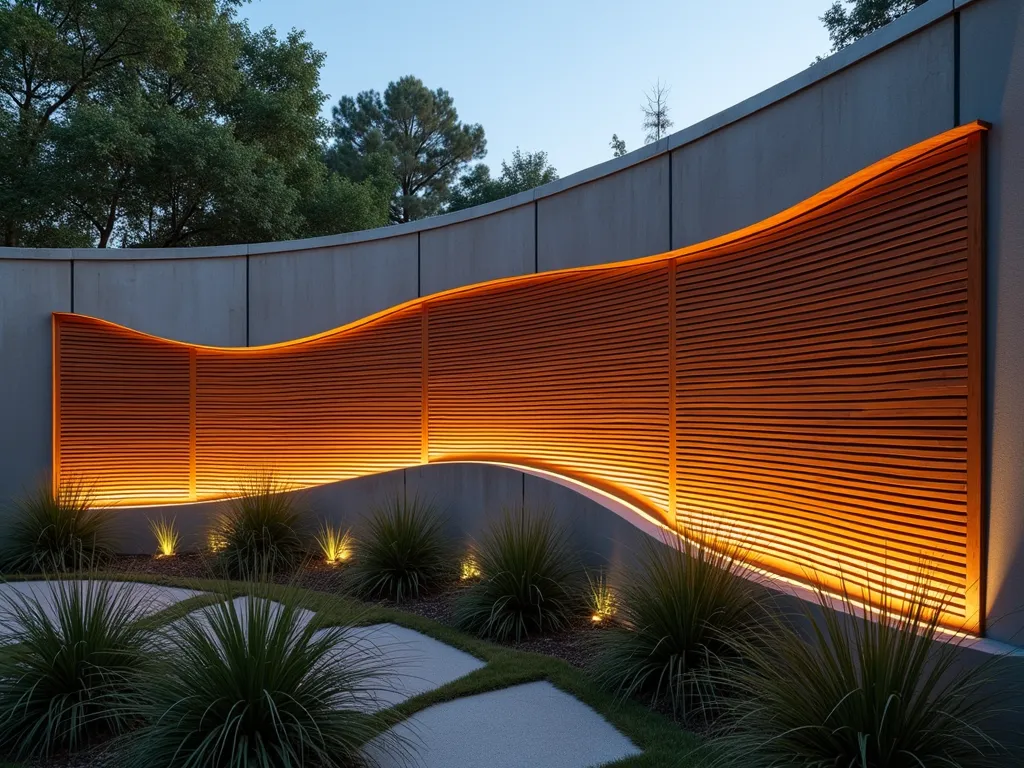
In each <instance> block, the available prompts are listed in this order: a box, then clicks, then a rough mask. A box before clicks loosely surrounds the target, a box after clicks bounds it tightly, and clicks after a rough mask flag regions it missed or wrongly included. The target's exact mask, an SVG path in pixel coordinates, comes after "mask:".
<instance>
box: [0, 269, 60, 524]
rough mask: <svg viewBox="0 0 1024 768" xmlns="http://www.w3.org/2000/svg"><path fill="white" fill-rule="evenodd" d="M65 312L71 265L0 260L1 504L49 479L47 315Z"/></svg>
mask: <svg viewBox="0 0 1024 768" xmlns="http://www.w3.org/2000/svg"><path fill="white" fill-rule="evenodd" d="M70 309H71V264H70V262H63V261H3V260H0V505H2V504H3V503H4V501H5V500H7V499H9V498H10V497H12V496H15V495H18V494H19V493H21V492H22V491H24V490H27V489H28V488H31V487H32V486H33V485H34V484H36V483H38V482H42V481H45V480H46V479H48V478H49V473H50V466H51V460H52V440H53V421H52V418H51V417H52V413H53V368H52V364H51V360H52V357H53V355H52V338H53V334H52V323H51V320H50V313H51V312H67V311H69V310H70ZM2 514H4V513H3V512H0V515H2Z"/></svg>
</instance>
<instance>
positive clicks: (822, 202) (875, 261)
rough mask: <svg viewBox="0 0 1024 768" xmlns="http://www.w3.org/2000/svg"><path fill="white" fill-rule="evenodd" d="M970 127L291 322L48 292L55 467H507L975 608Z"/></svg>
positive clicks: (173, 486) (176, 476) (952, 613)
mask: <svg viewBox="0 0 1024 768" xmlns="http://www.w3.org/2000/svg"><path fill="white" fill-rule="evenodd" d="M982 130H983V127H982V126H980V125H977V124H974V125H970V126H964V127H961V128H958V129H955V130H953V131H950V132H948V133H946V134H943V135H941V136H938V137H935V138H934V139H931V140H928V141H926V142H922V143H921V144H918V145H915V146H914V147H911V148H908V149H907V150H905V151H903V152H900V153H898V154H897V155H894V156H892V157H890V158H887V159H886V160H884V161H882V162H880V163H877V164H876V165H874V166H872V167H871V168H868V169H865V170H864V171H862V172H860V173H858V174H856V175H855V176H853V177H851V178H849V179H847V180H845V181H843V182H842V183H840V184H838V185H836V186H834V187H832V188H830V189H828V190H825V191H824V192H822V193H821V194H819V195H816V196H815V197H814V198H811V199H810V200H808V201H806V202H804V203H802V204H800V205H798V206H795V207H794V208H792V209H790V210H788V211H785V212H783V213H781V214H779V215H777V216H774V217H772V218H771V219H768V220H766V221H764V222H761V223H759V224H756V225H753V226H751V227H748V228H747V229H745V230H743V231H741V232H737V233H733V234H731V235H727V236H723V237H720V238H716V239H715V240H714V241H710V242H708V243H703V244H700V245H695V246H691V247H688V248H685V249H682V250H678V251H674V252H671V253H668V254H662V255H659V256H652V257H649V258H646V259H638V260H634V261H630V262H623V263H619V264H610V265H601V266H596V267H584V268H579V269H571V270H561V271H557V272H550V273H544V274H540V275H528V276H523V277H517V278H507V279H502V280H497V281H492V282H490V283H485V284H481V285H478V286H470V287H467V288H459V289H454V290H451V291H446V292H444V293H441V294H436V295H434V296H429V297H426V298H424V299H417V300H414V301H412V302H408V303H406V304H403V305H400V306H399V307H396V308H394V309H392V310H388V311H385V312H382V313H379V314H378V315H375V316H372V317H370V318H366V319H364V320H362V321H359V322H357V323H353V324H350V325H348V326H345V327H343V328H339V329H337V330H335V331H331V332H328V333H325V334H320V335H318V336H313V337H309V338H306V339H300V340H296V341H293V342H286V343H282V344H275V345H269V346H266V347H255V348H251V349H224V348H211V347H201V346H195V345H189V344H182V343H178V342H172V341H165V340H160V339H155V338H153V337H150V336H146V335H144V334H141V333H136V332H134V331H131V330H129V329H125V328H121V327H119V326H116V325H113V324H110V323H106V322H103V321H100V320H95V319H91V318H86V317H81V316H77V315H70V314H59V313H58V314H55V315H54V461H55V467H56V473H55V475H56V477H57V478H58V479H59V478H62V477H71V476H75V477H81V478H83V479H85V480H87V481H89V482H91V483H93V484H94V486H95V488H96V492H97V494H98V496H99V497H100V499H101V500H103V501H105V502H108V503H112V504H144V503H167V502H175V501H183V500H196V499H213V498H221V497H224V496H225V495H227V494H230V493H232V492H233V491H234V490H235V489H236V488H237V486H238V483H239V482H240V480H241V479H243V478H244V477H245V476H246V475H249V474H251V473H252V472H254V471H257V470H264V469H272V470H274V471H275V472H276V473H277V474H278V476H279V477H281V478H282V479H283V480H284V481H286V482H288V483H290V484H292V485H293V486H296V487H307V486H312V485H317V484H321V483H326V482H331V481H335V480H341V479H346V478H351V477H358V476H362V475H368V474H372V473H375V472H381V471H385V470H389V469H396V468H399V467H408V466H415V465H417V464H422V463H426V462H437V461H449V460H471V461H493V462H502V463H511V464H518V465H523V466H527V467H535V468H537V469H544V470H547V471H550V472H555V473H558V474H561V475H563V476H566V477H571V478H573V479H575V480H578V481H581V482H584V483H586V484H588V485H590V486H592V487H595V488H597V489H600V490H603V491H605V492H607V493H610V494H612V495H614V496H616V497H619V498H622V499H625V500H628V501H630V502H632V503H633V504H635V505H637V506H639V507H640V508H642V509H643V510H644V511H645V512H648V513H650V514H653V515H655V516H657V517H659V518H660V519H661V520H663V521H664V522H665V523H666V524H668V525H669V526H672V527H676V528H677V529H679V530H681V531H683V532H685V533H687V534H689V535H691V536H698V535H704V534H706V533H707V532H708V531H714V532H717V533H718V534H720V535H723V536H726V537H730V538H734V539H738V540H740V541H742V542H744V543H745V544H746V545H747V546H748V547H749V550H750V554H749V557H750V559H751V560H752V561H753V562H755V563H757V564H759V565H761V566H764V567H765V568H767V569H768V570H770V571H772V572H774V573H777V574H780V575H783V576H788V577H793V578H796V579H799V580H802V581H817V582H820V583H824V584H826V585H829V586H835V585H836V584H837V583H838V581H839V579H840V578H842V577H846V578H847V579H849V580H851V581H852V582H853V583H854V584H862V585H863V584H867V583H868V582H869V581H874V582H875V586H878V585H880V584H881V582H882V581H883V580H885V581H887V582H888V583H889V584H890V585H892V591H893V594H895V595H898V594H899V593H900V590H901V589H902V588H903V587H904V586H906V585H907V584H909V582H910V581H911V580H912V579H913V578H914V577H915V574H917V573H919V572H920V570H921V568H922V567H923V568H926V569H927V570H928V573H929V585H930V587H931V588H932V589H933V590H934V591H935V592H936V593H938V594H943V595H945V596H948V598H949V599H950V607H949V609H948V613H947V615H946V616H945V620H946V622H947V623H948V624H956V625H959V624H966V625H967V626H968V627H971V628H974V629H979V628H980V616H979V610H978V609H979V606H980V605H983V604H984V595H983V586H984V585H983V583H982V582H981V578H980V577H981V572H982V570H983V568H982V563H983V560H984V546H983V544H984V542H983V538H982V531H983V522H982V502H981V498H982V494H981V483H982V479H981V478H982V476H983V472H982V466H981V457H982V455H983V453H984V451H983V450H982V438H983V430H982V418H983V413H984V408H983V403H982V400H981V398H982V395H983V392H984V387H983V379H982V374H983V370H984V359H983V350H984V338H983V316H984V302H983V294H982V287H983V284H984V263H983V247H982V245H983V244H982V239H981V235H980V233H981V231H982V221H983V218H982V217H983V207H982V206H983V194H982V191H983V170H984V160H983V155H982V154H981V153H982V145H981V135H982ZM480 258H486V254H480ZM482 513H483V511H482Z"/></svg>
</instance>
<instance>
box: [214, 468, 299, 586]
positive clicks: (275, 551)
mask: <svg viewBox="0 0 1024 768" xmlns="http://www.w3.org/2000/svg"><path fill="white" fill-rule="evenodd" d="M301 524H302V512H301V510H300V509H299V506H298V504H297V501H296V497H295V494H294V493H290V492H289V489H288V488H287V486H285V485H284V484H283V483H281V482H279V481H278V480H277V479H276V477H275V476H274V475H273V474H272V473H269V472H262V473H258V474H255V475H253V476H251V477H249V478H247V479H246V480H244V481H243V482H242V483H241V485H240V488H239V492H238V494H237V495H236V496H235V497H233V498H232V499H229V500H228V502H227V507H226V509H225V511H224V512H223V513H222V514H221V516H220V518H219V519H218V520H217V522H216V524H215V527H214V530H213V531H212V532H211V534H210V541H211V545H212V543H213V542H216V547H215V548H214V547H212V546H211V548H214V549H215V552H216V555H217V562H218V563H219V564H220V566H221V567H222V568H223V570H224V571H225V573H226V574H227V575H228V576H230V577H232V578H258V577H260V576H262V575H264V574H273V573H279V572H281V571H288V570H291V569H293V568H295V567H297V566H298V565H299V564H300V563H301V562H302V560H303V558H304V557H305V555H306V543H305V541H304V540H303V537H302V535H301V533H300V527H301Z"/></svg>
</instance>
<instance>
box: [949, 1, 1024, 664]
mask: <svg viewBox="0 0 1024 768" xmlns="http://www.w3.org/2000/svg"><path fill="white" fill-rule="evenodd" d="M960 56H961V70H960V77H961V90H960V112H961V117H962V119H963V120H964V121H967V120H974V119H981V120H986V121H988V122H990V123H991V124H992V130H991V131H989V133H988V136H987V144H988V201H987V202H988V206H987V210H988V232H987V247H988V329H987V333H988V345H987V357H988V361H987V362H988V370H987V382H988V388H987V389H988V393H987V394H988V408H989V424H988V427H989V430H990V441H989V447H990V455H989V460H988V471H989V494H988V496H989V532H988V533H989V535H988V616H989V622H990V624H991V630H990V634H991V636H992V637H994V638H997V639H1001V640H1006V641H1007V642H1014V643H1016V644H1018V645H1024V471H1022V467H1024V345H1022V342H1021V340H1022V339H1024V302H1021V296H1022V295H1024V203H1022V201H1024V5H1022V4H1021V3H1020V2H1019V0H987V2H978V3H974V4H972V5H969V6H966V7H965V8H964V9H963V10H962V12H961V14H960Z"/></svg>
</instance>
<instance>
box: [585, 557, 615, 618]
mask: <svg viewBox="0 0 1024 768" xmlns="http://www.w3.org/2000/svg"><path fill="white" fill-rule="evenodd" d="M587 605H588V607H589V608H590V620H591V621H592V622H594V623H595V624H600V623H601V622H608V621H611V620H612V618H613V617H614V616H615V611H616V609H617V608H618V598H617V597H616V596H615V592H614V590H613V589H612V588H611V585H610V584H609V583H608V576H607V575H606V574H605V572H604V571H603V570H601V571H598V572H597V574H592V573H591V572H590V571H587Z"/></svg>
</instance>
